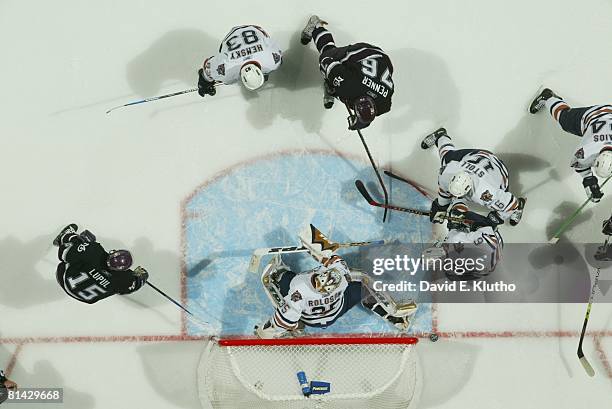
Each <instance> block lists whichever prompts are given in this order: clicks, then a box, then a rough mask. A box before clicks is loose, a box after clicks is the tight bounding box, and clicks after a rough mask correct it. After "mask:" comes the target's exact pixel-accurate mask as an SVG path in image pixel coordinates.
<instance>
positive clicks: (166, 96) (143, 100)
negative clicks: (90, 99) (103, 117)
mask: <svg viewBox="0 0 612 409" xmlns="http://www.w3.org/2000/svg"><path fill="white" fill-rule="evenodd" d="M222 84H223V83H222V82H216V83H215V87H218V86H219V85H222ZM197 90H198V89H197V88H190V89H186V90H183V91H178V92H173V93H171V94H165V95H160V96H157V97H150V98H145V99H141V100H138V101H133V102H128V103H127V104H123V105H118V106H116V107H113V108H111V109H109V110H108V111H106V113H107V114H110V113H111V112H112V111H114V110H115V109H119V108H124V107H129V106H131V105H138V104H144V103H146V102H151V101H157V100H160V99H164V98H170V97H175V96H177V95H183V94H189V93H191V92H196V91H197Z"/></svg>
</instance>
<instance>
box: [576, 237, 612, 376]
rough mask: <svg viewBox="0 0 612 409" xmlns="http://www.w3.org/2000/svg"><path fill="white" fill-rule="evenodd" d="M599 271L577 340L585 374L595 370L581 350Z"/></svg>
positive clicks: (606, 242) (597, 274)
mask: <svg viewBox="0 0 612 409" xmlns="http://www.w3.org/2000/svg"><path fill="white" fill-rule="evenodd" d="M608 240H610V238H609V237H608V238H607V239H606V241H605V243H604V245H603V247H604V248H606V247H607V246H608ZM599 272H600V268H599V267H598V268H597V272H596V273H595V280H594V281H593V287H592V288H591V296H590V297H589V305H588V306H587V310H586V314H585V316H584V323H583V324H582V332H581V333H580V341H579V342H578V352H577V354H578V359H579V360H580V363H581V364H582V367H583V368H584V370H585V371H586V373H587V375H589V376H595V370H594V369H593V367H592V366H591V364H590V363H589V361H588V360H587V358H586V356H584V352H583V351H582V342H583V341H584V335H585V333H586V329H587V325H588V323H589V316H590V315H591V306H592V305H593V299H594V298H595V289H596V288H597V284H598V283H599Z"/></svg>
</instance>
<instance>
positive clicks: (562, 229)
mask: <svg viewBox="0 0 612 409" xmlns="http://www.w3.org/2000/svg"><path fill="white" fill-rule="evenodd" d="M610 178H612V176H608V178H607V179H606V180H604V182H603V183H602V184H601V187H604V186H605V185H606V183H608V180H610ZM590 201H591V197H589V198H588V199H587V200H586V201H585V202H584V203H583V204H582V206H580V207H579V208H578V209H576V211H575V212H574V213H572V215H571V216H570V217H569V218H568V219H567V220H566V221H565V223H563V225H561V227H559V229H558V230H557V231H556V232H555V234H554V235H553V236H552V238H551V239H550V240H549V241H548V243H550V244H555V243H557V242H558V241H559V239H560V238H561V235H562V234H563V233H564V232H565V230H567V228H568V227H569V225H570V224H572V222H573V221H574V220H575V219H576V217H578V215H579V214H580V212H581V211H582V209H584V208H585V206H586V205H588V204H589V202H590Z"/></svg>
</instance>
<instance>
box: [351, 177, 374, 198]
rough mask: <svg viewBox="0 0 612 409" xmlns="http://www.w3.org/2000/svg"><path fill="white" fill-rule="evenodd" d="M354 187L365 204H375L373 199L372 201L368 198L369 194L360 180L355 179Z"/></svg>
mask: <svg viewBox="0 0 612 409" xmlns="http://www.w3.org/2000/svg"><path fill="white" fill-rule="evenodd" d="M355 187H356V188H357V190H358V191H359V193H361V196H363V198H364V199H365V200H366V202H368V203H369V204H374V203H376V202H375V201H374V199H372V196H370V193H368V190H367V189H366V187H365V185H364V184H363V182H362V181H361V180H359V179H357V180H356V181H355Z"/></svg>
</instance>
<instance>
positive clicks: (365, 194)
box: [355, 179, 473, 224]
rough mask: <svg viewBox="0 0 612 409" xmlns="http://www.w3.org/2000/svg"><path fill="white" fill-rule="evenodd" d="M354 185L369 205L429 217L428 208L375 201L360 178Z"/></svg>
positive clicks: (450, 218) (466, 221)
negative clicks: (412, 207) (421, 208)
mask: <svg viewBox="0 0 612 409" xmlns="http://www.w3.org/2000/svg"><path fill="white" fill-rule="evenodd" d="M355 187H357V190H359V193H361V195H362V196H363V198H364V199H365V200H366V202H368V203H369V204H370V206H375V207H386V208H387V209H390V210H397V211H398V212H404V213H410V214H416V215H418V216H427V217H429V215H430V214H431V212H430V211H429V210H420V209H411V208H409V207H400V206H395V205H390V204H387V205H385V204H383V203H380V202H377V201H376V200H374V199H373V198H372V196H371V195H370V193H369V192H368V190H367V189H366V187H365V185H364V184H363V182H362V181H361V180H359V179H358V180H356V181H355ZM444 219H446V220H450V221H453V222H456V223H467V224H472V223H473V221H472V220H469V219H460V218H456V217H448V216H444Z"/></svg>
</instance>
